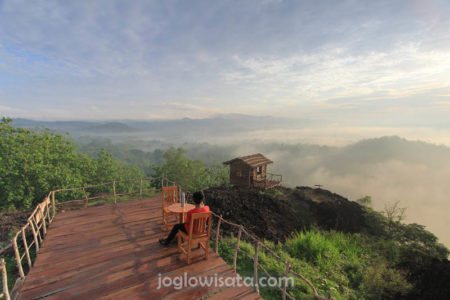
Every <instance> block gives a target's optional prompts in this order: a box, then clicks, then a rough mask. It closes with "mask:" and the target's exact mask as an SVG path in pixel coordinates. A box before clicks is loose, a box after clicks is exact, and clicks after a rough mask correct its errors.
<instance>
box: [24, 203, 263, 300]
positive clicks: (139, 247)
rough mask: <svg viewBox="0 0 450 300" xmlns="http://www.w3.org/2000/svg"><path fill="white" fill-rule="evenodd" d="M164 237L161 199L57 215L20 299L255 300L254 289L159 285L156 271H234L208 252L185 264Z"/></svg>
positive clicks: (221, 273) (211, 273) (221, 274)
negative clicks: (162, 242)
mask: <svg viewBox="0 0 450 300" xmlns="http://www.w3.org/2000/svg"><path fill="white" fill-rule="evenodd" d="M163 235H164V232H162V226H161V198H160V197H155V198H149V199H143V200H137V201H129V202H122V203H119V204H118V205H117V207H116V208H114V206H113V205H107V206H98V207H92V208H87V209H83V210H77V211H69V212H64V213H58V214H57V215H56V217H55V219H54V221H53V223H52V224H51V225H50V227H49V230H48V233H47V236H46V238H45V241H44V243H43V245H42V248H41V249H40V251H39V254H38V256H37V259H36V262H35V264H34V266H33V268H32V269H31V271H30V272H29V274H28V276H27V277H26V279H25V282H24V285H23V287H22V289H21V291H20V294H19V299H42V298H45V299H99V298H103V299H198V298H211V299H260V297H259V295H258V294H257V293H256V292H255V291H254V290H253V289H251V288H238V287H233V288H231V287H230V288H224V287H214V286H211V287H200V286H198V287H192V288H183V289H176V288H175V287H162V288H160V289H157V287H158V286H159V281H160V280H159V278H160V277H159V274H161V276H162V277H163V276H169V277H170V278H175V277H177V276H181V275H184V272H186V273H187V276H188V278H189V277H191V276H192V277H194V276H195V277H204V276H212V277H214V276H216V274H217V276H218V277H234V276H236V274H235V273H234V272H233V270H232V268H231V267H230V266H228V265H227V264H226V263H225V262H224V261H223V260H222V258H220V257H219V256H218V255H217V254H215V253H214V252H213V251H212V250H210V256H209V259H208V260H204V259H203V257H202V256H201V251H200V250H195V251H194V254H195V255H197V258H196V259H195V261H194V262H193V263H192V264H190V265H187V264H186V262H185V261H183V260H181V259H180V255H179V253H177V250H176V245H175V244H173V245H172V246H170V247H167V248H166V247H161V246H160V245H159V243H158V239H159V238H160V237H161V236H163ZM162 277H161V278H162Z"/></svg>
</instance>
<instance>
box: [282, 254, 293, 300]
mask: <svg viewBox="0 0 450 300" xmlns="http://www.w3.org/2000/svg"><path fill="white" fill-rule="evenodd" d="M290 270H291V264H290V263H289V262H287V263H286V272H285V273H284V287H283V300H286V294H287V291H286V290H287V284H288V280H287V279H288V277H289V271H290Z"/></svg>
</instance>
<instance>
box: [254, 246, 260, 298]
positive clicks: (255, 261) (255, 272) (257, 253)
mask: <svg viewBox="0 0 450 300" xmlns="http://www.w3.org/2000/svg"><path fill="white" fill-rule="evenodd" d="M258 255H259V242H258V241H256V242H255V257H254V258H253V280H254V284H255V289H256V292H257V293H258V295H259V284H258Z"/></svg>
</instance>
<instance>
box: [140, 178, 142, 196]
mask: <svg viewBox="0 0 450 300" xmlns="http://www.w3.org/2000/svg"><path fill="white" fill-rule="evenodd" d="M139 199H142V178H141V183H140V186H139Z"/></svg>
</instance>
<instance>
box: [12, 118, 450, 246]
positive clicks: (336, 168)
mask: <svg viewBox="0 0 450 300" xmlns="http://www.w3.org/2000/svg"><path fill="white" fill-rule="evenodd" d="M14 122H15V124H16V125H17V126H23V127H38V126H41V125H44V126H46V127H50V128H52V129H53V130H56V131H60V132H61V131H70V133H71V134H72V137H74V138H76V139H77V140H78V141H79V142H80V141H83V139H86V141H85V143H90V142H92V141H94V144H97V145H101V147H104V146H105V145H106V146H107V145H108V143H106V144H104V143H103V144H102V143H101V142H100V141H101V140H102V139H105V138H106V139H109V140H110V141H111V143H114V144H119V145H120V144H121V145H123V146H124V147H123V148H124V149H140V150H142V151H147V152H152V151H154V150H155V149H162V150H164V149H167V148H168V147H170V146H175V147H178V146H180V147H183V148H185V149H186V150H187V154H188V156H189V157H191V158H195V159H200V160H202V161H204V162H205V163H206V164H207V165H209V166H211V165H217V164H220V163H222V162H223V161H226V160H229V159H231V158H233V157H237V156H243V155H248V154H252V153H262V154H264V155H266V156H267V157H268V158H270V159H271V160H273V161H274V164H272V165H270V166H269V172H273V173H279V174H282V175H283V182H284V184H285V185H288V186H292V187H294V186H298V185H306V186H314V185H315V184H321V185H323V186H324V188H326V189H328V190H330V191H332V192H335V193H338V194H341V195H342V196H344V197H347V198H349V199H350V200H356V199H359V198H361V197H364V196H366V195H368V196H371V197H372V203H373V207H374V208H375V209H377V210H382V209H383V208H384V206H385V205H386V204H387V205H389V204H391V203H394V202H396V201H400V206H402V207H406V208H407V210H406V219H405V221H406V222H416V223H419V224H423V225H426V227H427V229H428V230H430V231H431V232H433V233H434V234H436V235H437V236H438V237H439V238H440V240H441V242H443V243H444V244H446V245H447V246H450V234H449V233H448V228H450V218H449V217H448V216H447V214H448V213H449V212H450V199H449V195H450V184H449V179H450V129H449V126H436V127H413V126H406V125H405V124H404V125H402V126H396V127H394V126H392V127H385V126H384V127H383V126H366V127H362V126H355V125H353V126H352V125H350V124H347V125H343V124H340V123H336V122H335V123H333V122H331V121H322V120H292V119H282V118H271V117H253V116H246V115H231V116H230V115H225V116H220V117H217V118H210V119H181V120H172V121H158V122H156V121H122V123H117V122H116V123H104V122H103V123H102V122H89V123H86V122H64V121H63V122H47V123H42V122H37V121H31V120H23V119H21V120H15V121H14ZM398 136H399V137H398ZM99 137H101V138H99Z"/></svg>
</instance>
